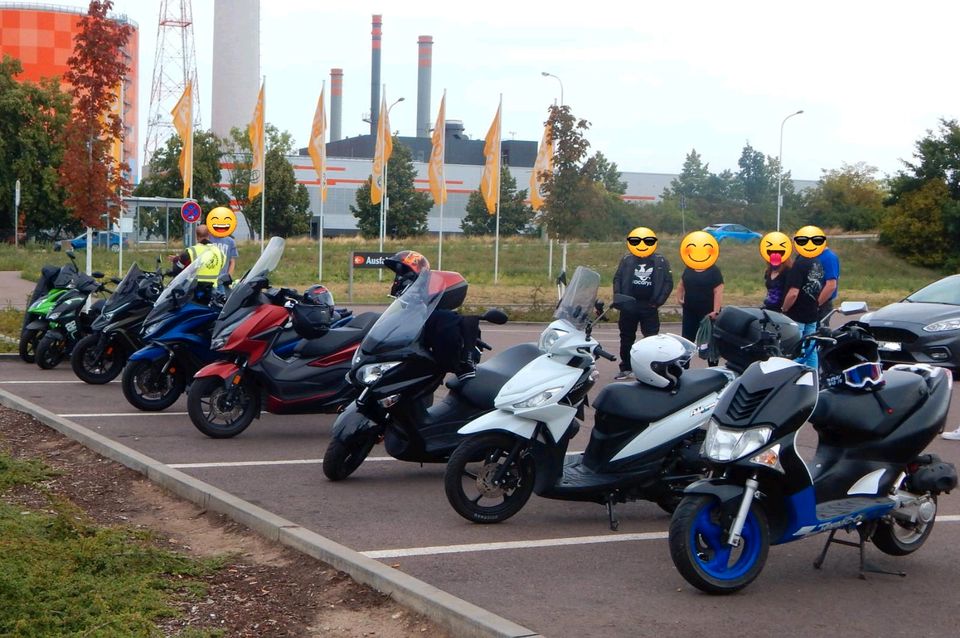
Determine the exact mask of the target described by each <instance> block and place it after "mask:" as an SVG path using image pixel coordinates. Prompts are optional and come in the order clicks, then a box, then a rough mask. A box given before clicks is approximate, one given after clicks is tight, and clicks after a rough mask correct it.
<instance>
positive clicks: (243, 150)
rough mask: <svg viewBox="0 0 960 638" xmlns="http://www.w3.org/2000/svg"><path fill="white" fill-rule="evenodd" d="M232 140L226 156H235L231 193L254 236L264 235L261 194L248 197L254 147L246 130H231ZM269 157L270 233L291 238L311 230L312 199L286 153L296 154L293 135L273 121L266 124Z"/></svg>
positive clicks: (267, 221) (267, 227) (267, 225)
mask: <svg viewBox="0 0 960 638" xmlns="http://www.w3.org/2000/svg"><path fill="white" fill-rule="evenodd" d="M230 138H231V139H230V142H229V143H228V145H227V151H226V153H225V155H227V156H229V157H232V159H233V169H232V170H231V171H230V195H231V196H232V198H233V200H234V201H236V205H237V207H238V208H239V209H240V212H241V214H243V217H244V219H245V220H246V221H247V227H248V228H249V229H250V235H251V237H256V236H258V235H259V234H260V210H261V208H262V204H261V199H260V197H261V196H260V195H258V196H256V197H254V198H253V199H252V200H251V199H250V198H249V196H248V191H249V188H250V171H251V166H252V162H251V159H252V153H253V151H252V148H251V146H250V138H249V137H248V136H247V131H246V129H239V128H234V129H233V130H231V131H230ZM265 138H266V147H267V148H266V157H265V161H264V184H265V187H264V192H265V195H266V218H265V220H264V229H265V232H266V233H267V234H277V235H283V236H286V237H289V236H291V235H300V234H304V233H306V232H307V230H308V229H309V227H310V216H309V214H308V209H309V207H310V199H309V196H308V195H307V189H306V187H305V186H304V185H303V184H297V182H296V175H295V173H294V170H293V166H291V165H290V162H288V161H287V158H286V156H287V155H291V154H293V136H292V135H291V134H290V133H289V132H287V131H284V132H282V133H281V132H280V131H279V130H278V129H277V127H276V126H274V125H273V124H269V123H268V124H267V125H266V127H265Z"/></svg>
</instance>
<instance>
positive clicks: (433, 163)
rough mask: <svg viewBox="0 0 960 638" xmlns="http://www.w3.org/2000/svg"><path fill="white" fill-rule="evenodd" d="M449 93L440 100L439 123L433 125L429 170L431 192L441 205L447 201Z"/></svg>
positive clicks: (435, 200)
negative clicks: (444, 168) (446, 160)
mask: <svg viewBox="0 0 960 638" xmlns="http://www.w3.org/2000/svg"><path fill="white" fill-rule="evenodd" d="M446 111H447V94H446V93H444V94H443V98H442V99H441V100H440V112H439V113H437V123H436V125H434V127H433V151H432V152H431V153H430V164H429V165H428V167H427V172H428V174H429V176H430V192H431V193H432V194H433V203H434V204H437V205H440V204H445V203H446V201H447V182H446V179H444V174H443V160H444V152H445V149H444V144H445V134H446V131H445V130H444V129H445V128H446V126H447V124H446V122H447V119H446V118H447V113H446Z"/></svg>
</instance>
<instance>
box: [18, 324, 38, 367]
mask: <svg viewBox="0 0 960 638" xmlns="http://www.w3.org/2000/svg"><path fill="white" fill-rule="evenodd" d="M39 341H40V333H39V332H38V331H36V330H24V331H23V332H21V333H20V358H21V359H23V360H24V361H26V362H27V363H36V361H37V343H38V342H39Z"/></svg>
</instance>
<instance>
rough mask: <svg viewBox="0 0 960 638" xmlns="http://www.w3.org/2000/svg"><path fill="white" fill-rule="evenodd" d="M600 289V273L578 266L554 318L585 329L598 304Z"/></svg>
mask: <svg viewBox="0 0 960 638" xmlns="http://www.w3.org/2000/svg"><path fill="white" fill-rule="evenodd" d="M598 290H600V275H599V273H597V272H595V271H593V270H590V269H589V268H585V267H583V266H577V270H576V271H575V272H574V273H573V278H572V279H570V283H569V284H568V285H567V289H566V290H565V291H564V293H563V298H562V299H560V304H559V305H558V306H557V310H556V311H555V312H554V313H553V318H554V319H560V320H563V321H566V322H568V323H570V324H571V325H572V326H573V327H574V328H576V329H577V330H583V329H584V328H585V327H586V326H587V323H588V322H589V321H590V317H591V315H592V313H593V309H594V306H596V304H597V291H598Z"/></svg>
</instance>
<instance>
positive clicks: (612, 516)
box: [607, 496, 620, 532]
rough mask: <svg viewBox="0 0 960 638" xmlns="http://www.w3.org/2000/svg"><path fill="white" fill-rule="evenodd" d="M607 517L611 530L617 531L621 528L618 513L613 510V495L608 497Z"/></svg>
mask: <svg viewBox="0 0 960 638" xmlns="http://www.w3.org/2000/svg"><path fill="white" fill-rule="evenodd" d="M607 518H608V519H609V521H610V531H611V532H615V531H617V530H618V529H620V521H619V520H617V513H616V512H615V511H614V510H613V497H612V496H611V497H609V498H608V499H607Z"/></svg>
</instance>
